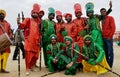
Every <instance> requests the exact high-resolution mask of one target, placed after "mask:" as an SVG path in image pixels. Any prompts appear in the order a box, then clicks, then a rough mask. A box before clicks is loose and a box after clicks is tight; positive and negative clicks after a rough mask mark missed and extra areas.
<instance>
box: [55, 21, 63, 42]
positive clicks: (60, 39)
mask: <svg viewBox="0 0 120 77" xmlns="http://www.w3.org/2000/svg"><path fill="white" fill-rule="evenodd" d="M55 30H56V31H55V32H56V35H57V38H58V39H57V41H58V42H62V43H63V42H64V37H63V36H62V31H63V30H64V26H63V23H56V24H55Z"/></svg>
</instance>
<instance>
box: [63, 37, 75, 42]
mask: <svg viewBox="0 0 120 77" xmlns="http://www.w3.org/2000/svg"><path fill="white" fill-rule="evenodd" d="M64 41H65V42H66V41H70V42H71V43H72V41H73V40H72V38H71V37H70V36H65V37H64Z"/></svg>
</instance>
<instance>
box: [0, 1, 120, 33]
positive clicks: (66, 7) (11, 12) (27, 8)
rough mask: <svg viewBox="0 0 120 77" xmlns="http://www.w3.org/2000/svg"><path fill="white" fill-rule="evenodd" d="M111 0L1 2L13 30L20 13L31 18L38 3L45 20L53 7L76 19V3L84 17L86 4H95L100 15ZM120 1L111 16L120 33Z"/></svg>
mask: <svg viewBox="0 0 120 77" xmlns="http://www.w3.org/2000/svg"><path fill="white" fill-rule="evenodd" d="M109 1H110V0H0V9H4V10H6V12H7V16H6V20H7V21H8V22H9V23H10V24H11V27H12V29H16V28H17V24H16V18H17V15H18V13H21V11H23V12H24V15H25V17H30V13H31V9H32V6H33V4H34V3H38V4H40V6H41V9H43V10H45V16H44V19H45V18H47V14H48V8H49V7H53V8H54V9H55V10H60V11H62V13H63V14H64V13H66V12H69V13H72V14H73V18H74V9H73V6H74V4H75V3H80V4H81V6H82V11H83V16H86V13H85V11H86V10H85V4H86V3H87V2H93V3H94V11H95V13H97V14H100V12H99V10H100V8H103V7H104V8H106V9H108V8H109ZM119 1H120V0H112V3H113V8H112V9H113V11H112V13H111V14H110V15H111V16H113V17H114V18H115V22H116V27H117V31H118V30H119V31H120V26H119V25H120V18H119V17H120V5H119Z"/></svg>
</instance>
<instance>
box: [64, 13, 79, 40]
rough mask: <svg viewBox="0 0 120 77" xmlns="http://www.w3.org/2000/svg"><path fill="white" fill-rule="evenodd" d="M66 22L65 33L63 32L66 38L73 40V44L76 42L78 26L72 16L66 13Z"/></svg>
mask: <svg viewBox="0 0 120 77" xmlns="http://www.w3.org/2000/svg"><path fill="white" fill-rule="evenodd" d="M64 17H65V20H66V21H67V23H64V27H65V32H62V34H64V36H66V35H67V36H70V37H72V39H73V42H76V36H77V28H76V25H75V24H74V23H73V21H72V14H70V13H66V14H64Z"/></svg>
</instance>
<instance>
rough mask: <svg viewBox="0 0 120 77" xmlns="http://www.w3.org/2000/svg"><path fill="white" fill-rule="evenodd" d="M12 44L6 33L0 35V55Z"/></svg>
mask: <svg viewBox="0 0 120 77" xmlns="http://www.w3.org/2000/svg"><path fill="white" fill-rule="evenodd" d="M11 44H12V41H11V40H10V38H9V36H8V34H7V33H4V34H2V35H0V53H1V52H3V51H4V50H5V49H6V48H7V47H9V46H10V45H11Z"/></svg>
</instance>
